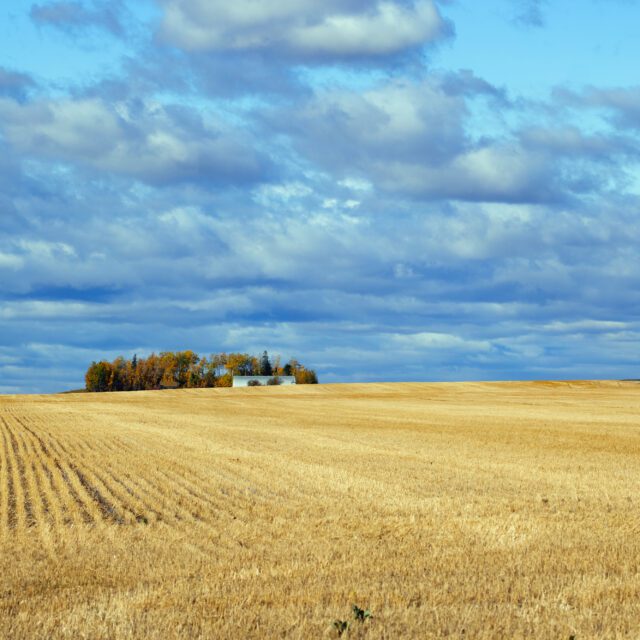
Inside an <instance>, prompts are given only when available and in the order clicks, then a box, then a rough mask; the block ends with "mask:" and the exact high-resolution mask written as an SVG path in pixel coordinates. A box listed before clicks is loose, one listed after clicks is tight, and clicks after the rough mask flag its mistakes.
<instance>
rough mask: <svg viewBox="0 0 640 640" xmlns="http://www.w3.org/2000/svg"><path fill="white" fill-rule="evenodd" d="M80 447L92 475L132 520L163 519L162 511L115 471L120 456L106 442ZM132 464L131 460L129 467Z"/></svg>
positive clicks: (83, 444)
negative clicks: (115, 464)
mask: <svg viewBox="0 0 640 640" xmlns="http://www.w3.org/2000/svg"><path fill="white" fill-rule="evenodd" d="M79 447H80V448H81V449H82V459H83V460H85V461H86V462H87V463H88V464H87V465H86V466H87V467H89V468H90V469H91V473H92V475H93V476H94V477H95V479H96V480H98V481H99V482H100V483H101V486H102V487H103V489H104V491H106V492H107V493H108V494H110V495H111V497H112V498H113V500H114V502H115V503H116V504H118V505H120V507H121V508H122V509H124V510H125V511H128V512H129V514H131V518H130V519H132V520H135V521H136V522H145V523H146V522H149V521H150V520H159V519H162V513H161V512H160V511H158V510H156V509H155V508H154V507H153V506H152V504H150V503H149V502H148V501H146V500H145V499H144V498H143V497H141V496H140V495H138V494H137V493H136V492H135V491H134V490H133V489H132V488H131V487H130V486H128V485H127V484H126V483H125V482H123V481H122V479H121V473H122V471H119V472H117V473H116V472H114V471H113V467H114V463H115V461H116V460H117V459H118V456H117V455H115V454H114V453H113V452H112V450H111V448H110V447H108V446H107V445H106V443H105V442H104V441H95V442H92V443H91V445H89V444H88V443H86V442H81V443H79ZM130 464H131V461H130V460H129V465H128V466H130Z"/></svg>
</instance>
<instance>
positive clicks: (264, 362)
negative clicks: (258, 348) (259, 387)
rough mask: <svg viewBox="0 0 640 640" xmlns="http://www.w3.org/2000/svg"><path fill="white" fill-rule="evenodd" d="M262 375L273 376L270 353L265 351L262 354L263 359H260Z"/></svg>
mask: <svg viewBox="0 0 640 640" xmlns="http://www.w3.org/2000/svg"><path fill="white" fill-rule="evenodd" d="M260 375H261V376H272V375H273V369H272V367H271V362H270V361H269V355H268V354H267V352H266V351H265V352H264V353H263V354H262V359H261V360H260Z"/></svg>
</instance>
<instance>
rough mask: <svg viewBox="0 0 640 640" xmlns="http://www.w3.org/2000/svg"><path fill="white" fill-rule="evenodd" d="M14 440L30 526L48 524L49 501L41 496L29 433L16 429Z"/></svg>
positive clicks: (35, 455) (34, 453) (33, 449)
mask: <svg viewBox="0 0 640 640" xmlns="http://www.w3.org/2000/svg"><path fill="white" fill-rule="evenodd" d="M15 438H16V440H17V441H18V448H19V451H20V458H21V460H22V463H23V464H22V469H23V476H24V480H25V494H26V493H28V495H29V498H30V501H29V506H30V512H31V516H32V526H35V525H36V524H44V523H47V522H48V523H50V516H49V512H50V509H49V500H48V499H47V497H46V496H45V495H44V494H43V491H42V487H41V486H40V482H39V478H38V472H37V467H36V463H37V462H39V459H38V451H37V450H36V449H35V448H34V447H33V444H32V440H31V438H30V437H29V433H28V432H26V431H25V429H23V428H19V429H16V433H15Z"/></svg>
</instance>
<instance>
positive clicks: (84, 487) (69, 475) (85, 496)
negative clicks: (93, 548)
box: [23, 425, 123, 524]
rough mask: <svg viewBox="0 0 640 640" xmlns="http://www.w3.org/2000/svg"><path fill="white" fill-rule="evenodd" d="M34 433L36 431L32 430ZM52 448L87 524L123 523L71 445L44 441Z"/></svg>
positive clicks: (56, 463) (56, 464) (56, 462)
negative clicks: (84, 469)
mask: <svg viewBox="0 0 640 640" xmlns="http://www.w3.org/2000/svg"><path fill="white" fill-rule="evenodd" d="M23 426H24V425H23ZM32 433H34V432H33V431H32ZM42 445H43V447H45V449H47V450H50V451H51V453H52V454H53V455H54V456H55V455H57V456H59V457H54V465H55V467H56V468H57V469H58V471H59V472H60V474H61V476H62V479H63V481H64V483H65V484H66V486H67V489H68V491H69V494H70V495H71V497H72V498H73V500H74V502H75V503H76V505H77V506H78V508H79V509H80V512H81V515H82V519H83V521H84V522H85V523H87V524H92V523H95V522H97V521H100V520H101V519H102V520H107V521H111V522H116V523H118V524H121V523H122V522H123V520H122V516H121V515H120V514H119V513H118V511H117V509H116V508H115V507H114V506H113V505H112V504H111V502H110V501H109V500H108V499H107V498H105V497H104V496H103V495H102V494H101V493H100V491H99V490H98V489H97V487H95V486H94V485H93V484H92V483H91V482H90V481H89V479H88V478H87V476H86V473H85V472H84V471H83V470H82V469H81V468H80V467H78V465H76V464H75V462H74V455H73V452H72V451H71V448H70V447H67V446H65V444H63V443H62V442H61V441H60V440H55V441H54V440H53V439H50V440H49V445H48V447H47V445H45V444H44V443H42Z"/></svg>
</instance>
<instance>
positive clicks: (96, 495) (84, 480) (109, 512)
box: [68, 461, 124, 524]
mask: <svg viewBox="0 0 640 640" xmlns="http://www.w3.org/2000/svg"><path fill="white" fill-rule="evenodd" d="M68 464H69V467H70V468H71V470H72V471H73V472H74V473H75V474H76V477H77V478H78V481H79V482H80V485H81V486H82V488H83V489H84V491H85V492H86V494H87V495H88V496H89V497H90V498H91V499H92V500H93V502H94V504H95V505H97V507H98V509H99V511H100V515H101V516H102V518H103V520H108V521H110V522H113V523H115V524H124V518H123V517H122V514H121V513H120V512H119V511H118V509H117V508H116V506H115V505H114V504H113V503H112V502H111V501H110V500H109V499H108V498H107V497H106V496H105V495H104V492H101V491H100V490H99V489H98V487H97V486H96V483H95V482H91V479H90V478H89V477H88V475H89V472H87V471H85V470H82V469H80V468H79V467H77V466H76V465H75V464H74V463H73V462H71V461H69V463H68Z"/></svg>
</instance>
